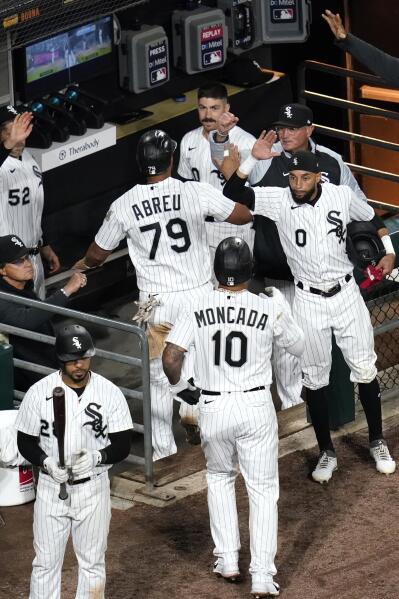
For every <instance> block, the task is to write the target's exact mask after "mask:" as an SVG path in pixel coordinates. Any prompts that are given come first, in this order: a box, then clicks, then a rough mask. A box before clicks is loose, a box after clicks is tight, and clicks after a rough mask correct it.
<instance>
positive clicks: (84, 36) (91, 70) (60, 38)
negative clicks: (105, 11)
mask: <svg viewBox="0 0 399 599" xmlns="http://www.w3.org/2000/svg"><path fill="white" fill-rule="evenodd" d="M16 52H17V54H16V55H15V56H14V58H15V62H14V65H15V74H16V77H15V80H16V87H17V91H18V92H19V95H20V98H21V100H23V101H29V100H32V99H34V98H37V97H40V96H43V95H45V94H47V93H51V92H53V91H56V90H59V89H62V88H64V87H66V86H67V85H69V84H70V83H80V82H82V81H85V80H87V79H91V78H93V77H97V76H98V75H101V74H104V73H107V72H109V71H110V70H112V68H113V64H114V46H113V18H112V16H107V17H102V18H100V19H96V20H94V21H91V22H90V23H85V24H84V25H79V26H78V27H74V28H72V29H69V30H68V31H64V32H62V33H58V34H57V35H53V36H51V37H48V38H46V39H43V40H40V41H38V42H34V43H32V44H30V45H28V46H25V48H23V49H22V50H18V51H16Z"/></svg>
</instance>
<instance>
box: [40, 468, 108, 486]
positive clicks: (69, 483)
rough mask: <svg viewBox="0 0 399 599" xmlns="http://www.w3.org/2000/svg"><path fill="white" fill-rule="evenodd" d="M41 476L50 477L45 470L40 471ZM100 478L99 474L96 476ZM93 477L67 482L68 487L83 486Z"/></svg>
mask: <svg viewBox="0 0 399 599" xmlns="http://www.w3.org/2000/svg"><path fill="white" fill-rule="evenodd" d="M40 474H45V475H46V476H50V475H49V473H48V472H46V471H45V470H40ZM96 476H98V474H96ZM92 478H93V477H91V476H88V477H87V478H79V480H72V481H69V480H67V483H68V485H81V484H83V483H87V482H88V481H89V480H92Z"/></svg>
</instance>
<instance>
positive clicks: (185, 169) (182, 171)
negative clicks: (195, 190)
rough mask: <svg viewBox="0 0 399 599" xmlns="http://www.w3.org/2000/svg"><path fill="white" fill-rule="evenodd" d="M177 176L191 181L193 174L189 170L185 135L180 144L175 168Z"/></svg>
mask: <svg viewBox="0 0 399 599" xmlns="http://www.w3.org/2000/svg"><path fill="white" fill-rule="evenodd" d="M177 174H178V175H179V176H180V177H182V178H183V179H192V178H193V173H192V170H191V165H190V161H189V159H188V152H187V136H186V135H185V136H184V137H183V139H182V140H181V143H180V159H179V166H178V168H177Z"/></svg>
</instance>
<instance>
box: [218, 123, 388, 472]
mask: <svg viewBox="0 0 399 599" xmlns="http://www.w3.org/2000/svg"><path fill="white" fill-rule="evenodd" d="M269 152H270V144H268V143H267V142H265V134H264V133H263V134H262V135H261V136H260V138H259V140H258V141H257V142H256V144H255V146H254V148H253V149H252V155H251V157H250V158H249V159H247V162H246V164H242V165H241V166H240V167H239V169H238V171H237V173H236V174H235V175H233V176H232V178H231V179H230V180H229V181H228V182H227V183H226V187H225V190H224V192H225V193H226V195H230V194H234V195H235V196H238V194H239V189H240V188H241V191H242V195H241V198H242V200H243V201H244V202H246V203H247V205H250V204H251V207H252V209H253V212H254V214H260V215H262V216H265V217H267V218H270V219H272V220H274V221H275V222H276V224H277V228H278V232H279V235H280V239H281V243H282V246H283V249H284V253H285V254H286V256H287V260H288V264H289V266H290V268H291V271H292V273H293V275H294V280H295V285H296V287H295V300H294V307H293V313H294V317H295V318H296V320H297V322H298V324H299V325H300V326H301V327H302V329H303V330H304V332H305V351H304V354H303V356H302V371H303V384H304V386H305V387H306V388H307V394H306V401H307V404H308V408H309V412H310V415H311V418H312V423H313V427H314V429H315V433H316V438H317V442H318V444H319V448H320V456H319V461H318V464H317V466H316V469H315V470H314V471H313V473H312V476H313V479H314V480H316V481H318V482H321V483H322V482H327V481H328V480H329V479H330V478H331V476H332V474H333V472H334V471H335V470H336V469H337V457H336V454H335V451H334V446H333V443H332V440H331V435H330V430H329V418H328V404H327V398H326V394H325V387H326V386H327V385H328V383H329V375H330V368H331V333H333V334H334V335H335V339H336V341H337V344H338V346H339V347H340V348H341V351H342V353H343V356H344V358H345V361H346V363H347V364H348V366H349V368H350V370H351V375H350V376H351V380H352V381H353V382H354V383H358V384H359V398H360V401H361V403H362V406H363V409H364V412H365V415H366V419H367V423H368V427H369V441H370V454H371V456H372V457H373V458H374V460H375V462H376V468H377V470H378V471H379V472H382V473H385V474H390V473H392V472H394V470H395V467H396V465H395V462H394V460H393V459H392V458H391V456H390V453H389V450H388V447H387V444H386V441H385V440H384V437H383V434H382V417H381V395H380V388H379V383H378V380H377V378H376V375H377V369H376V366H375V363H376V359H377V356H376V354H375V352H374V336H373V328H372V325H371V322H370V315H369V312H368V310H367V307H366V305H365V303H364V301H363V298H362V296H361V295H360V291H359V288H358V286H357V285H356V283H355V281H354V278H353V264H352V263H351V262H350V260H349V257H348V254H347V252H346V243H345V241H346V228H347V225H348V224H349V223H350V222H351V221H373V220H374V210H373V209H372V208H371V207H370V206H369V205H368V204H367V203H366V202H364V201H363V200H361V199H359V198H358V197H357V196H356V195H355V194H354V192H353V191H352V190H351V189H350V188H349V187H347V186H346V185H339V186H337V185H333V184H331V183H324V184H323V185H322V186H321V185H320V179H321V173H320V168H319V165H318V161H317V156H315V154H313V153H311V152H297V153H295V154H294V155H293V156H292V158H291V159H290V162H289V164H288V170H289V173H290V174H289V178H288V179H289V188H286V189H280V188H277V187H255V188H254V189H249V188H246V187H244V181H245V178H246V174H247V172H248V170H249V169H250V168H251V162H254V161H255V160H256V158H257V157H263V156H265V155H266V156H267V155H268V153H269ZM377 222H379V221H377ZM378 235H379V236H380V237H381V240H382V242H383V244H384V247H385V249H386V255H385V256H384V257H383V258H381V260H380V261H379V263H378V264H377V267H378V268H381V269H382V271H383V274H384V275H387V274H389V273H390V272H391V271H392V269H393V266H394V264H395V252H394V250H393V246H392V242H391V240H390V238H389V232H388V230H387V229H386V228H378Z"/></svg>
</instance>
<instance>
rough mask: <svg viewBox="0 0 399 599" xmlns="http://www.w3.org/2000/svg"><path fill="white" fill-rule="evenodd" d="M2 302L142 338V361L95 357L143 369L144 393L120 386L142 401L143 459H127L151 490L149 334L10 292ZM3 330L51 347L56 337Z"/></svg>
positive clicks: (137, 427)
mask: <svg viewBox="0 0 399 599" xmlns="http://www.w3.org/2000/svg"><path fill="white" fill-rule="evenodd" d="M0 299H3V300H6V301H8V302H13V303H15V304H22V305H24V306H30V307H32V308H35V309H36V308H37V309H39V310H43V311H45V312H50V313H51V314H57V315H59V316H64V317H69V318H73V319H74V320H78V321H84V322H88V323H92V324H95V325H97V326H102V327H106V328H107V329H116V330H118V331H124V332H125V333H130V334H133V335H135V336H136V337H138V338H139V342H140V354H141V357H140V358H135V357H133V356H129V355H126V354H120V353H116V352H113V351H108V350H103V349H99V348H96V357H100V358H105V359H107V360H113V361H114V362H118V363H123V364H128V365H131V366H138V367H141V378H142V391H136V390H133V389H127V388H125V387H120V389H121V391H122V393H123V394H124V395H125V397H126V398H128V399H139V400H141V401H142V404H143V425H142V424H140V423H137V422H134V423H133V426H134V431H135V432H137V433H140V434H142V435H143V436H144V458H143V457H141V456H138V455H135V454H130V455H129V457H128V458H127V461H128V462H131V463H135V464H139V465H141V466H143V467H144V472H145V485H146V490H147V491H152V489H153V487H154V469H153V461H152V426H151V396H150V368H149V354H148V340H147V336H146V333H145V331H144V330H143V329H141V328H140V327H138V326H136V325H133V324H129V323H126V322H122V321H117V320H112V319H110V318H104V317H102V316H95V315H93V314H87V313H84V312H79V311H77V310H72V309H70V308H64V307H61V306H54V305H52V304H48V303H46V302H42V301H39V300H33V299H30V298H25V297H20V296H17V295H13V294H10V293H4V292H1V291H0ZM0 330H1V331H2V332H5V333H8V334H12V335H17V336H20V337H23V338H25V339H32V340H35V341H40V342H43V343H47V344H49V345H54V344H55V338H54V337H51V336H49V335H44V334H42V333H36V332H33V331H30V330H27V329H22V328H19V327H15V326H11V325H7V324H3V323H0ZM13 361H14V366H16V367H18V368H22V369H24V370H28V371H31V372H37V373H39V374H43V375H47V374H50V373H51V372H54V370H53V369H51V368H48V367H46V366H42V365H39V364H35V363H33V362H27V361H25V360H19V359H17V358H14V360H13ZM14 395H15V397H16V398H18V399H22V398H23V395H24V394H23V393H21V392H19V391H16V392H14Z"/></svg>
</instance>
